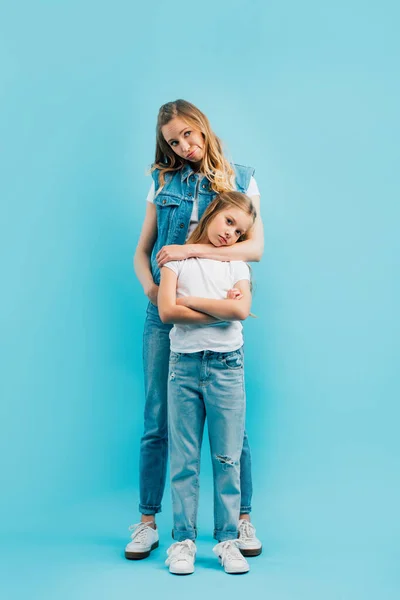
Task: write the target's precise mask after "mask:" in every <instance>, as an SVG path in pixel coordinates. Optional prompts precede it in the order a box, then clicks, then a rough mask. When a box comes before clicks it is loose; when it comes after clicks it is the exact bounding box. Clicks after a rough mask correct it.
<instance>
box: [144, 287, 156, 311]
mask: <svg viewBox="0 0 400 600" xmlns="http://www.w3.org/2000/svg"><path fill="white" fill-rule="evenodd" d="M145 294H146V296H147V297H148V299H149V300H150V302H151V303H152V304H154V306H157V297H158V285H156V284H155V283H153V284H152V285H151V286H150V287H149V288H148V289H147V290H146V291H145Z"/></svg>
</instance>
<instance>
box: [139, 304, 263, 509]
mask: <svg viewBox="0 0 400 600" xmlns="http://www.w3.org/2000/svg"><path fill="white" fill-rule="evenodd" d="M171 327H172V325H166V324H164V323H162V321H161V320H160V317H159V316H158V311H157V307H155V306H154V305H153V304H151V303H149V306H148V309H147V315H146V321H145V327H144V335H143V368H144V380H145V395H146V403H145V411H144V434H143V437H142V439H141V444H140V465H139V470H140V473H139V479H140V505H139V511H140V512H141V513H142V514H145V515H152V514H156V513H158V512H161V501H162V497H163V494H164V487H165V478H166V469H167V455H168V429H167V428H168V425H167V388H168V362H169V356H170V341H169V332H170V330H171ZM240 478H241V483H240V487H241V502H242V506H241V512H242V513H250V512H251V498H252V494H253V487H252V477H251V453H250V447H249V443H248V439H247V435H246V433H244V439H243V451H242V455H241V459H240Z"/></svg>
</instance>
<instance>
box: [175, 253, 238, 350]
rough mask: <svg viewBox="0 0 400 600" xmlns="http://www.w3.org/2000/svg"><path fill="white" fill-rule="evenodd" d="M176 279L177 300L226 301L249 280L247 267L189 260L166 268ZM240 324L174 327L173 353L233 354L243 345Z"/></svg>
mask: <svg viewBox="0 0 400 600" xmlns="http://www.w3.org/2000/svg"><path fill="white" fill-rule="evenodd" d="M164 268H167V269H171V271H173V272H174V273H175V274H176V275H177V277H178V280H177V288H176V296H177V298H182V297H184V296H197V297H200V298H213V299H216V300H224V299H226V295H227V292H228V290H230V289H231V288H233V287H235V285H236V284H237V283H238V282H239V281H240V280H243V279H247V280H250V270H249V267H248V265H247V264H246V263H245V262H243V261H241V260H238V261H230V262H229V261H226V262H222V261H219V260H212V259H209V258H187V259H185V260H174V261H171V262H168V263H166V264H165V265H164ZM242 329H243V327H242V324H241V322H240V321H219V322H218V323H213V324H210V325H199V324H192V323H190V324H187V325H180V324H177V325H174V326H173V328H172V329H171V331H170V334H169V337H170V340H171V350H172V351H173V352H188V353H190V352H200V351H202V350H212V351H213V352H233V350H237V349H238V348H240V347H241V346H242V345H243V334H242Z"/></svg>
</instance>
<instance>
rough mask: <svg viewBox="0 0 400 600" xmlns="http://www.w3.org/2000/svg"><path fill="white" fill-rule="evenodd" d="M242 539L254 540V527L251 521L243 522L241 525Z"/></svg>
mask: <svg viewBox="0 0 400 600" xmlns="http://www.w3.org/2000/svg"><path fill="white" fill-rule="evenodd" d="M239 531H240V537H241V538H242V540H243V541H249V540H252V539H253V537H254V532H255V529H254V525H253V524H252V523H250V521H245V520H243V521H241V522H240V525H239Z"/></svg>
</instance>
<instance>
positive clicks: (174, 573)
mask: <svg viewBox="0 0 400 600" xmlns="http://www.w3.org/2000/svg"><path fill="white" fill-rule="evenodd" d="M169 572H170V573H172V575H192V573H194V569H193V571H187V573H182V572H181V571H171V569H170V570H169Z"/></svg>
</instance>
